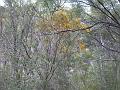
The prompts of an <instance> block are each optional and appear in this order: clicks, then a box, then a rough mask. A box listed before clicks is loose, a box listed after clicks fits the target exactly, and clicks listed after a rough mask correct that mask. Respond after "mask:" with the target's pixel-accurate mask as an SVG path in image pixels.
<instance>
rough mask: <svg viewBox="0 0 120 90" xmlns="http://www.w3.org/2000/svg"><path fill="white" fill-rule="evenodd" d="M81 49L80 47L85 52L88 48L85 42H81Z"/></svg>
mask: <svg viewBox="0 0 120 90" xmlns="http://www.w3.org/2000/svg"><path fill="white" fill-rule="evenodd" d="M79 47H80V50H84V49H85V48H86V45H85V43H84V42H80V45H79Z"/></svg>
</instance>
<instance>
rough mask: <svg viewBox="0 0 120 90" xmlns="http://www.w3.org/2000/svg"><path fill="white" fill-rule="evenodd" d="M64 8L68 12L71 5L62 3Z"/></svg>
mask: <svg viewBox="0 0 120 90" xmlns="http://www.w3.org/2000/svg"><path fill="white" fill-rule="evenodd" d="M64 8H65V9H68V10H69V9H71V8H72V5H71V3H64Z"/></svg>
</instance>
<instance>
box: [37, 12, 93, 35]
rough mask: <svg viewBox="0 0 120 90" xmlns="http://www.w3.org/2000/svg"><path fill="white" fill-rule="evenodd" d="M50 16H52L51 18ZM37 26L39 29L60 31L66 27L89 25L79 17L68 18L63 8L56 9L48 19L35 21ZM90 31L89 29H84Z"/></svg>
mask: <svg viewBox="0 0 120 90" xmlns="http://www.w3.org/2000/svg"><path fill="white" fill-rule="evenodd" d="M51 17H52V18H51ZM37 27H38V28H39V29H40V30H44V31H49V30H53V29H54V30H57V31H62V30H66V29H70V30H74V29H83V28H87V27H89V26H88V25H87V24H84V23H82V22H81V20H80V18H73V19H70V17H69V14H68V13H67V12H66V11H65V10H59V11H56V12H55V13H54V14H53V15H52V16H50V18H49V19H48V20H40V21H38V22H37ZM84 31H86V32H88V33H89V32H91V30H90V29H86V30H84Z"/></svg>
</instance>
